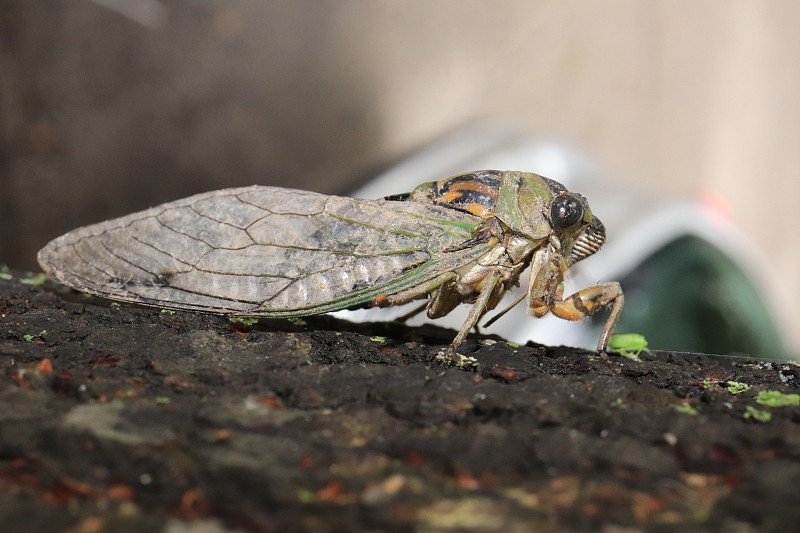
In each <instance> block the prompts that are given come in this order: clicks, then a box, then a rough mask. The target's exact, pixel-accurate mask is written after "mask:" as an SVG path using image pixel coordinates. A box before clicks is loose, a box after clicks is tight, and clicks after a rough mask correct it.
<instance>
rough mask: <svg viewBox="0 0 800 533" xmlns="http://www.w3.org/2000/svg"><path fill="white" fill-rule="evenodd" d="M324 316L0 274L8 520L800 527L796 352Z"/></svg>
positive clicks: (113, 524) (2, 451)
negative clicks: (254, 312) (654, 347)
mask: <svg viewBox="0 0 800 533" xmlns="http://www.w3.org/2000/svg"><path fill="white" fill-rule="evenodd" d="M453 336H454V332H453V331H451V330H445V329H441V328H437V327H435V326H425V327H420V328H410V327H406V326H403V325H401V324H398V323H370V324H354V323H350V322H346V321H342V320H337V319H334V318H331V317H325V316H321V317H311V318H305V319H302V320H294V321H289V320H263V319H262V320H260V321H258V322H257V323H252V324H251V323H249V322H248V321H244V322H242V321H238V322H232V321H230V320H228V319H226V318H223V317H218V316H208V315H200V314H192V313H182V312H180V313H173V312H165V311H160V310H158V309H143V308H135V307H123V306H118V305H112V304H109V303H108V302H104V301H102V300H98V299H91V298H86V297H83V296H82V295H79V294H76V293H72V292H69V291H67V290H66V289H64V288H61V287H59V286H57V285H56V284H54V283H52V282H49V281H45V280H43V278H42V277H36V276H32V275H30V274H26V273H22V272H14V271H4V272H0V364H2V376H0V524H3V526H2V529H3V530H4V531H26V532H36V531H42V532H44V531H47V532H52V531H74V532H86V533H89V532H100V531H132V532H133V531H135V532H143V531H145V532H146V531H167V532H176V533H177V532H184V531H187V532H188V531H201V532H218V531H220V532H221V531H265V532H283V531H293V532H301V531H315V532H350V531H365V532H379V531H409V532H410V531H417V532H434V531H436V532H439V531H445V532H478V531H505V532H526V533H527V532H532V531H581V530H599V531H608V532H618V531H625V532H632V531H670V532H671V531H682V532H687V531H688V532H691V531H737V532H748V531H759V532H763V531H790V530H793V529H794V528H795V527H796V526H797V524H798V523H800V505H798V502H800V499H799V498H800V496H798V488H800V396H798V393H800V390H798V389H800V384H798V381H799V380H800V378H799V377H798V374H800V367H798V366H796V365H794V364H790V363H777V362H765V361H757V360H754V359H750V358H748V357H745V356H739V357H707V356H701V355H696V354H677V353H666V352H658V353H651V354H647V353H642V354H641V356H640V357H641V359H642V360H641V361H634V360H631V359H628V358H624V357H620V356H617V355H609V356H607V357H606V356H599V355H597V354H595V353H592V352H588V351H585V350H579V349H574V348H568V347H548V346H541V345H537V344H533V343H529V344H528V345H526V346H517V345H514V344H510V343H506V342H504V341H502V340H501V339H499V338H496V337H492V336H480V335H474V336H470V339H469V340H468V341H467V343H466V344H465V345H464V346H463V349H462V350H461V352H462V353H464V354H466V355H471V356H474V357H475V358H476V359H477V361H478V364H477V366H476V367H468V368H454V367H452V366H448V365H446V364H443V363H441V362H440V361H438V360H437V359H436V356H437V353H438V352H441V351H442V350H444V349H445V348H446V346H447V345H448V344H449V342H450V341H451V340H452V338H453Z"/></svg>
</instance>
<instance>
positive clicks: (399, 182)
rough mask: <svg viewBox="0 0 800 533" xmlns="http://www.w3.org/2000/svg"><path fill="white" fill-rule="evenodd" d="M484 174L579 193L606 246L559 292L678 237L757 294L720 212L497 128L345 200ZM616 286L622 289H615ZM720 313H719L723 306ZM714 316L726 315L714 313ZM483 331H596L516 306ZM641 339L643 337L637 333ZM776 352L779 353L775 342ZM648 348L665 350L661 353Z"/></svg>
mask: <svg viewBox="0 0 800 533" xmlns="http://www.w3.org/2000/svg"><path fill="white" fill-rule="evenodd" d="M487 169H496V170H521V171H527V172H535V173H537V174H541V175H543V176H546V177H548V178H552V179H554V180H556V181H558V182H561V183H562V184H564V185H565V186H566V187H567V188H568V189H569V190H571V191H573V192H579V193H582V194H584V195H585V196H586V198H587V199H588V201H589V205H590V206H591V207H592V212H593V213H594V214H595V215H596V216H597V217H598V218H600V220H602V221H603V224H605V226H606V230H607V240H606V244H605V245H604V246H603V248H602V249H601V250H600V251H599V252H598V253H597V254H595V255H593V256H591V257H589V258H587V259H585V260H583V261H581V262H580V263H578V264H577V265H575V266H574V267H572V268H571V269H570V271H569V273H570V274H571V276H570V278H568V280H567V286H566V290H565V294H571V293H572V292H573V291H575V290H579V289H581V288H584V287H587V286H590V285H593V284H595V283H597V282H599V281H613V280H621V279H622V278H624V277H626V276H628V275H630V274H631V273H633V272H636V270H637V268H640V266H641V265H642V264H643V263H645V262H646V261H647V260H648V258H650V257H651V256H652V255H653V254H654V253H656V252H658V251H659V250H663V249H665V247H667V246H668V245H669V244H670V243H674V242H676V241H677V240H678V239H680V238H681V237H686V236H690V237H696V238H699V240H700V241H701V242H707V243H713V247H714V248H716V249H717V250H719V251H721V252H722V254H724V255H725V256H727V257H728V258H730V259H731V261H732V262H733V263H735V264H737V265H738V267H739V268H740V269H741V271H742V272H744V273H745V275H746V276H747V277H748V278H749V279H752V280H755V281H754V284H755V286H756V287H758V286H759V283H758V281H757V273H758V272H760V271H761V270H760V269H759V265H757V264H755V263H756V261H755V259H753V258H756V257H758V256H757V255H756V254H755V253H753V251H752V250H751V249H749V248H748V246H747V244H746V242H745V240H744V239H743V238H742V236H741V235H740V234H739V232H738V231H737V230H736V229H735V228H734V226H733V224H732V223H731V222H730V220H728V218H727V217H726V216H725V213H724V210H722V209H719V205H718V204H716V203H715V202H714V201H709V199H710V200H713V197H708V198H705V199H697V200H695V201H690V200H664V199H661V198H655V197H652V196H651V197H648V196H647V195H646V194H644V193H643V192H642V191H632V190H629V189H626V188H623V187H621V186H620V185H619V184H616V183H615V182H613V181H612V180H609V179H607V178H606V177H605V176H604V173H603V172H602V171H601V169H600V168H599V167H598V166H597V165H596V164H595V163H594V162H593V161H591V160H590V159H589V158H587V157H586V156H584V155H583V154H582V153H581V152H580V151H578V150H576V149H575V148H572V147H570V146H568V145H565V144H564V143H560V142H555V141H551V140H543V139H534V138H522V137H520V136H518V135H516V134H515V133H514V132H513V131H511V130H509V129H505V128H498V127H486V126H482V127H475V128H470V129H466V130H462V131H460V132H457V133H455V134H453V135H451V136H449V137H446V138H445V139H443V140H441V141H439V142H436V143H434V144H432V145H431V146H429V147H427V148H425V149H424V150H422V151H421V152H419V153H418V154H416V155H414V156H412V157H410V158H408V159H406V160H405V161H403V162H402V163H400V164H398V165H396V166H395V167H394V168H392V169H390V170H389V171H387V172H385V173H384V174H382V175H380V176H378V177H377V178H376V179H374V180H373V181H371V182H370V183H368V184H366V185H365V186H364V187H362V188H360V189H358V190H357V191H355V192H354V193H353V194H352V196H355V197H360V198H380V197H383V196H388V195H390V194H396V193H402V192H408V191H411V190H412V189H414V188H415V187H416V186H417V185H419V184H421V183H423V182H425V181H432V180H439V179H444V178H447V177H449V176H453V175H456V174H460V173H463V172H468V171H474V170H487ZM668 268H669V267H668ZM527 275H528V273H526V274H525V277H523V278H522V279H521V281H520V286H521V287H520V288H519V289H518V290H519V291H523V290H524V289H525V287H527V284H528V281H527ZM625 288H626V287H625V284H623V290H625ZM519 294H521V293H520V292H517V291H509V294H507V295H506V297H505V298H504V300H503V301H502V302H501V303H500V304H499V305H498V306H497V308H496V309H495V310H494V311H492V312H489V313H487V314H486V316H485V317H484V318H483V320H482V321H481V324H482V323H484V322H485V321H486V320H487V319H488V318H491V317H492V316H493V315H494V313H496V312H497V311H499V310H502V309H503V308H504V307H505V306H506V305H507V304H508V303H509V302H511V301H512V300H513V299H514V298H516V297H517V296H519ZM663 297H664V296H663V295H662V298H663ZM642 301H643V302H645V303H644V304H641V305H640V306H642V305H643V306H646V305H647V304H646V302H647V300H646V299H645V300H642ZM631 303H633V302H631V301H630V298H627V299H626V309H625V310H624V311H623V323H624V318H625V316H626V312H627V313H628V315H629V316H632V315H634V314H639V315H641V314H642V313H646V312H647V310H646V309H645V310H643V309H633V308H631ZM410 305H418V303H417V302H415V303H413V304H410ZM711 305H712V306H713V305H716V303H712V304H711ZM722 305H725V304H724V302H722ZM767 307H769V306H767ZM408 309H409V307H408V306H406V307H403V308H401V309H366V310H358V311H340V312H339V313H337V315H338V316H341V317H343V318H348V319H350V320H357V321H373V320H375V321H378V320H390V319H391V318H394V317H397V316H400V315H402V314H405V313H406V312H407V311H408ZM468 309H469V306H468V305H462V306H460V307H459V308H457V309H456V310H455V311H453V312H452V313H450V314H449V315H447V316H446V317H443V318H440V319H437V320H435V321H434V322H435V323H436V324H439V325H442V326H447V327H452V328H454V329H458V327H459V326H460V325H461V324H462V323H463V321H464V320H465V318H466V315H467V311H468ZM715 311H716V310H715ZM722 312H725V310H724V309H722ZM427 320H429V319H427V317H425V314H424V313H421V314H420V315H418V316H416V317H414V318H413V319H412V320H410V321H409V323H410V324H418V323H422V322H425V321H427ZM775 327H776V328H777V326H775ZM617 329H618V330H619V328H617ZM762 329H763V327H762ZM487 332H491V333H497V334H499V335H501V336H502V337H504V338H506V339H508V340H511V341H514V342H517V343H525V342H527V341H528V340H533V341H535V342H539V343H542V344H550V345H558V344H568V345H572V346H581V347H584V348H587V349H591V348H593V347H594V346H595V345H596V344H597V335H598V333H597V329H596V328H593V327H592V324H591V322H590V321H588V320H585V321H580V322H568V321H565V320H561V319H558V318H556V317H553V316H551V315H547V316H545V317H543V318H539V319H536V318H533V317H531V316H528V315H527V312H526V305H525V303H524V302H523V303H521V304H520V305H518V306H517V307H516V308H514V310H512V311H511V312H509V313H508V314H506V315H505V316H503V317H502V318H501V319H500V320H498V321H497V322H495V323H494V324H493V325H492V326H491V327H490V328H489V329H487ZM641 333H644V334H645V335H647V334H646V332H641ZM769 335H773V336H775V335H776V334H775V333H768V334H766V335H765V336H766V337H768V336H769ZM778 336H779V337H780V335H778ZM775 346H782V342H781V340H780V338H778V339H777V344H776V345H775ZM651 347H653V346H652V345H651ZM657 348H662V349H670V347H668V346H657ZM672 349H693V350H698V351H700V350H701V349H705V350H713V349H714V346H713V345H712V346H711V347H710V348H709V347H708V346H688V347H687V346H673V347H672ZM744 349H746V348H739V350H744ZM770 349H773V350H774V349H777V348H774V347H772V348H770ZM720 350H722V348H720ZM780 350H782V348H780ZM772 355H774V356H778V355H783V354H777V353H776V354H772Z"/></svg>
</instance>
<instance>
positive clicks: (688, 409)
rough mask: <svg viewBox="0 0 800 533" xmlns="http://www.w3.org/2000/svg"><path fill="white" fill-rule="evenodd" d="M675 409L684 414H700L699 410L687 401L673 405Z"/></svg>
mask: <svg viewBox="0 0 800 533" xmlns="http://www.w3.org/2000/svg"><path fill="white" fill-rule="evenodd" d="M675 410H676V411H677V412H679V413H683V414H685V415H692V416H697V415H699V414H700V412H699V411H698V410H697V409H695V408H694V407H692V406H691V405H689V404H688V403H682V404H680V405H676V406H675Z"/></svg>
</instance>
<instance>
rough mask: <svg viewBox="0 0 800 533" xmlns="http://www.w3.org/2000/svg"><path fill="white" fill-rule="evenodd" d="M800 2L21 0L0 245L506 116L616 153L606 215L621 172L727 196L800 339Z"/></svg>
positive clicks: (518, 127)
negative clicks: (799, 58)
mask: <svg viewBox="0 0 800 533" xmlns="http://www.w3.org/2000/svg"><path fill="white" fill-rule="evenodd" d="M799 22H800V3H797V2H795V1H793V0H772V1H770V2H753V1H750V0H707V1H697V0H685V1H683V0H663V1H651V2H640V1H638V0H598V1H593V2H585V1H570V0H540V1H537V2H529V1H527V0H520V1H512V0H505V1H503V0H500V1H492V2H488V1H484V2H480V1H469V0H437V1H430V0H407V1H405V2H388V1H387V2H382V1H373V0H337V1H335V2H334V1H330V2H321V1H317V0H292V1H267V0H264V1H255V0H249V1H248V0H230V1H210V0H209V1H206V0H170V1H167V0H74V1H71V2H52V1H46V0H0V263H5V264H7V265H8V266H11V267H14V268H24V269H34V270H36V269H38V267H37V265H36V262H35V256H36V251H37V250H38V249H39V248H40V247H41V246H42V245H44V244H45V242H46V241H48V240H49V239H51V238H53V237H55V236H57V235H59V234H61V233H64V232H65V231H67V230H69V229H73V228H75V227H77V226H80V225H83V224H87V223H90V222H97V221H100V220H103V219H107V218H110V217H114V216H117V215H122V214H125V213H129V212H131V211H135V210H139V209H142V208H145V207H148V206H151V205H154V204H158V203H161V202H164V201H167V200H172V199H177V198H180V197H183V196H187V195H189V194H192V193H196V192H200V191H206V190H212V189H217V188H223V187H230V186H238V185H249V184H269V185H282V186H292V187H299V188H306V189H311V190H315V191H319V192H324V193H338V194H349V193H351V192H353V191H355V190H356V189H357V188H358V187H360V186H362V185H364V184H365V183H367V182H369V181H370V179H371V178H372V177H373V176H376V175H380V174H383V172H384V171H385V170H386V169H390V168H392V167H395V165H396V164H397V163H400V162H403V161H406V160H408V159H409V158H410V157H413V156H414V155H415V154H419V153H420V151H421V150H424V149H425V148H426V147H429V146H431V145H432V144H434V143H436V142H438V141H440V140H441V139H443V138H447V137H448V136H450V135H453V134H454V132H459V131H463V130H464V128H466V127H470V126H472V125H475V124H486V123H491V124H503V125H504V127H508V128H512V129H514V131H517V132H519V134H520V135H531V136H544V137H546V138H548V139H558V140H559V142H563V143H565V144H567V145H569V146H574V147H576V149H577V150H579V151H580V153H582V154H588V156H590V157H591V158H592V160H593V161H595V162H596V164H597V166H598V167H599V168H602V169H604V180H607V181H606V182H604V183H605V184H606V185H607V186H606V187H604V190H606V191H608V192H609V193H610V194H609V195H608V196H609V198H608V199H607V200H606V199H604V200H602V201H601V203H600V204H598V200H597V199H594V198H593V197H592V196H590V197H589V199H590V201H591V202H592V206H593V209H594V211H595V212H596V213H597V214H598V215H599V216H600V217H601V218H603V220H606V219H607V218H608V214H604V208H605V210H606V211H608V210H609V208H611V209H614V210H623V211H624V210H625V209H626V206H625V205H620V203H619V202H616V203H614V204H613V205H609V204H606V205H607V206H608V207H606V206H604V205H603V203H606V202H612V201H613V199H614V197H616V196H618V195H617V193H619V195H623V196H624V194H625V193H626V192H636V193H637V194H638V193H640V192H641V194H643V195H646V197H647V198H653V197H655V198H688V199H694V200H696V201H697V203H698V204H703V205H713V209H714V212H715V213H716V214H717V215H719V216H722V217H724V218H725V219H726V220H728V221H730V225H731V226H735V227H736V228H738V231H740V232H741V235H742V237H741V240H742V242H743V243H745V244H744V245H743V246H742V247H740V249H741V250H743V252H742V253H743V254H744V256H745V257H744V258H743V259H742V260H743V261H745V262H747V261H749V259H748V258H750V259H753V261H752V262H753V264H755V265H757V268H756V269H755V270H756V271H755V272H753V273H752V274H753V277H754V278H757V279H754V282H753V283H754V287H755V288H756V289H757V293H755V294H756V297H760V298H763V300H764V305H765V306H766V308H768V310H769V318H770V320H771V321H773V322H774V323H775V329H774V332H773V330H763V331H762V332H765V333H766V336H767V337H769V336H771V335H785V337H786V342H787V343H788V344H789V345H790V346H791V350H793V351H794V353H797V349H798V346H800V328H798V327H797V324H800V309H798V302H799V301H800V247H799V246H798V244H799V243H800V241H799V240H798V237H797V235H796V233H797V231H796V226H797V224H798V222H797V221H796V220H795V219H794V217H795V216H796V213H797V207H796V204H797V202H798V201H800V180H798V179H797V169H798V168H800V150H798V146H800V99H798V97H797V95H798V94H800V62H798V61H797V52H798V50H800V32H798V31H797V26H798V23H799ZM465 146H466V145H465ZM519 170H537V169H521V168H520V169H519ZM442 177H444V176H442ZM550 177H552V178H554V179H560V176H558V175H551V176H550ZM424 179H428V178H427V177H425V178H424ZM424 179H419V180H415V179H414V178H413V177H412V178H411V182H415V181H423V180H424ZM401 189H402V186H400V184H399V183H398V189H396V190H395V191H394V192H400V190H401ZM620 197H621V196H620ZM631 198H632V200H631V201H632V202H633V201H637V200H636V199H637V198H639V196H636V195H634V196H632V197H631ZM648 202H650V201H648ZM650 205H656V204H654V203H651V202H650V203H644V204H641V205H639V207H640V208H641V207H642V206H645V207H647V206H650ZM640 211H641V209H640ZM640 216H645V217H646V216H647V213H640ZM688 216H692V215H691V214H689V215H688ZM672 222H674V219H673V221H672ZM672 222H671V221H670V219H664V220H660V222H659V224H661V226H662V227H663V226H664V225H667V226H669V225H670V224H672ZM701 222H703V221H702V220H701ZM676 223H678V224H679V222H676ZM627 224H629V225H636V224H637V220H636V219H628V221H627ZM623 229H624V228H623ZM614 238H615V237H614V235H613V234H611V235H609V244H610V243H611V242H613V240H614ZM605 251H606V250H604V252H605ZM662 251H663V250H658V251H654V254H656V253H658V252H662ZM663 253H665V254H666V255H667V256H670V252H669V249H668V250H667V251H666V252H663ZM600 255H602V254H600ZM674 256H675V254H674V253H672V257H674ZM647 259H648V258H643V261H645V260H647ZM737 261H738V259H737ZM748 272H750V271H748ZM661 279H666V278H664V277H661ZM594 281H597V280H592V282H594ZM681 281H682V278H681V277H680V276H678V277H677V278H676V279H674V280H673V282H674V283H680V282H681ZM684 289H685V287H684ZM745 301H746V298H745ZM735 305H737V306H738V307H741V306H742V304H741V300H739V302H738V303H736V304H735ZM756 307H758V306H756ZM759 309H760V308H759ZM755 327H756V328H761V329H763V328H764V327H766V326H760V325H759V326H755ZM659 347H661V346H659Z"/></svg>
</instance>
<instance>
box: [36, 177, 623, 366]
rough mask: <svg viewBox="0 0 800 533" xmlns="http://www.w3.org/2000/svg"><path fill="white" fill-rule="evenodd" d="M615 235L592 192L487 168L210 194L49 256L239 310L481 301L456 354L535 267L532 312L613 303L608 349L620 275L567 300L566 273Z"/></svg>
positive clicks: (96, 274) (153, 290)
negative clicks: (353, 189) (376, 192)
mask: <svg viewBox="0 0 800 533" xmlns="http://www.w3.org/2000/svg"><path fill="white" fill-rule="evenodd" d="M604 241H605V228H604V227H603V224H602V223H601V222H600V220H599V219H598V218H597V217H596V216H594V215H593V214H592V211H591V209H590V208H589V204H588V203H587V201H586V198H585V197H584V196H582V195H580V194H575V193H572V192H570V191H568V190H567V189H566V188H565V187H564V186H563V185H561V184H560V183H558V182H557V181H554V180H551V179H548V178H545V177H543V176H539V175H537V174H533V173H529V172H516V171H496V170H485V171H476V172H470V173H466V174H461V175H457V176H453V177H450V178H447V179H444V180H441V181H435V182H428V183H423V184H422V185H420V186H419V187H417V188H416V189H414V190H413V191H412V192H410V193H406V194H398V195H393V196H388V197H385V198H381V199H378V200H362V199H353V198H345V197H340V196H328V195H324V194H318V193H314V192H308V191H301V190H295V189H286V188H279V187H267V186H252V187H244V188H235V189H224V190H219V191H215V192H210V193H205V194H198V195H195V196H191V197H189V198H186V199H183V200H178V201H174V202H169V203H166V204H163V205H160V206H158V207H153V208H151V209H148V210H146V211H142V212H139V213H134V214H132V215H127V216H124V217H121V218H117V219H114V220H109V221H106V222H101V223H99V224H94V225H91V226H87V227H83V228H79V229H76V230H74V231H71V232H69V233H67V234H66V235H63V236H61V237H58V238H57V239H55V240H53V241H51V242H50V243H49V244H47V245H46V246H45V247H44V248H43V249H42V250H41V251H40V252H39V256H38V259H39V264H40V265H41V266H42V268H43V269H44V270H45V272H47V273H49V274H50V275H51V276H52V277H53V278H55V279H56V280H58V281H60V282H61V283H63V284H65V285H68V286H70V287H72V288H74V289H77V290H79V291H83V292H87V293H90V294H94V295H97V296H101V297H104V298H108V299H111V300H119V301H123V302H132V303H136V304H142V305H148V306H155V307H160V308H165V309H182V310H189V311H200V312H207V313H218V314H224V315H231V316H248V317H252V316H256V317H258V316H263V317H301V316H306V315H315V314H319V313H327V312H330V311H337V310H340V309H355V308H362V307H386V306H393V305H400V304H405V303H408V302H411V301H413V300H418V299H427V303H426V305H425V308H426V309H427V315H428V316H429V317H430V318H438V317H441V316H444V315H446V314H448V313H449V312H450V311H451V310H453V309H454V308H455V307H456V306H458V305H459V304H461V303H469V304H472V307H471V309H470V312H469V314H468V317H467V319H466V320H465V322H464V324H463V325H462V326H461V328H460V330H459V331H458V334H457V335H456V337H455V339H454V340H453V342H452V344H451V345H450V348H449V352H450V354H452V355H455V354H456V351H457V349H458V348H459V346H460V345H461V344H462V343H463V341H464V339H465V338H466V336H467V334H468V333H469V332H470V331H471V330H472V328H473V327H475V326H476V325H477V323H478V321H479V320H480V318H481V317H482V316H483V315H484V314H486V312H487V311H490V310H492V309H494V308H495V306H496V305H497V304H498V302H499V301H500V299H501V298H502V296H503V294H504V293H505V292H506V291H508V290H509V289H511V288H512V287H515V286H518V285H519V277H520V274H521V273H522V272H523V271H524V270H525V269H526V268H528V267H530V268H531V276H530V285H529V286H528V290H527V306H528V310H529V312H530V314H532V315H534V316H536V317H540V316H543V315H545V314H546V313H548V312H552V313H553V314H554V315H556V316H558V317H560V318H563V319H566V320H576V319H580V318H583V317H585V316H588V315H591V314H593V313H595V312H596V311H598V310H599V309H602V308H606V307H608V308H610V309H611V311H610V313H609V316H608V319H607V320H606V322H605V326H604V327H603V330H602V333H601V335H600V340H599V342H598V345H597V348H598V350H600V351H605V350H606V348H607V345H608V339H609V336H610V335H611V332H612V330H613V328H614V324H615V323H616V321H617V318H618V317H619V314H620V311H621V310H622V305H623V294H622V290H621V288H620V286H619V284H618V283H617V282H613V281H612V282H607V283H601V284H598V285H595V286H591V287H588V288H585V289H583V290H580V291H578V292H575V293H574V294H572V295H570V296H567V297H564V295H563V292H564V286H563V281H564V273H565V272H566V271H567V270H568V269H569V268H570V267H571V266H572V265H574V264H575V263H577V262H578V261H580V260H582V259H584V258H586V257H588V256H590V255H592V254H594V253H595V252H597V251H598V250H599V249H600V247H601V246H602V245H603V242H604ZM521 300H522V298H520V299H519V300H517V302H516V303H519V301H521Z"/></svg>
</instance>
